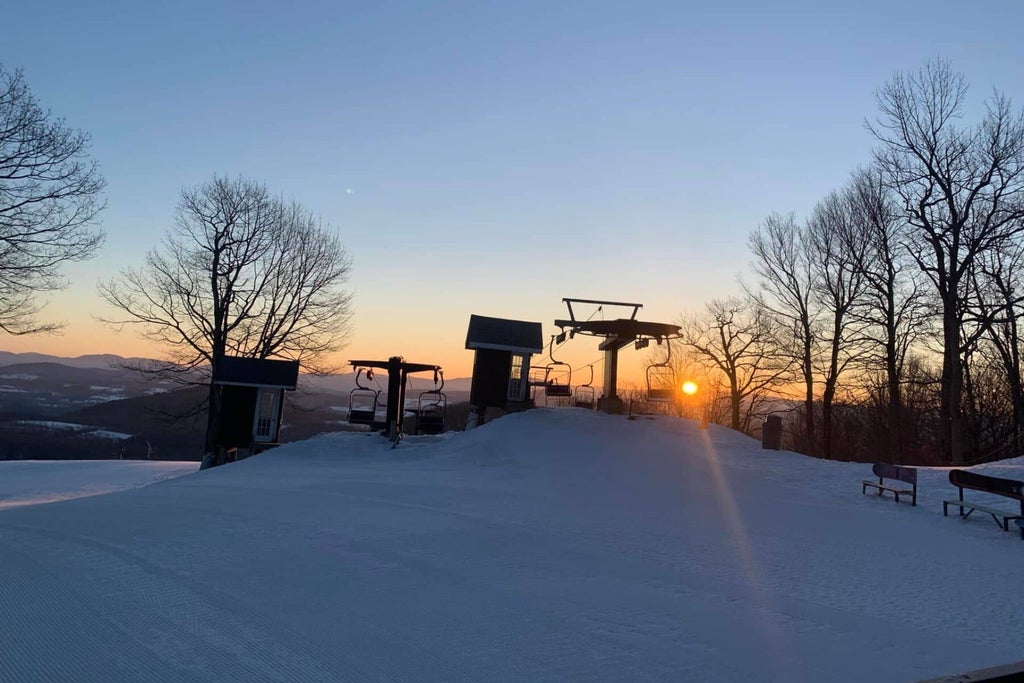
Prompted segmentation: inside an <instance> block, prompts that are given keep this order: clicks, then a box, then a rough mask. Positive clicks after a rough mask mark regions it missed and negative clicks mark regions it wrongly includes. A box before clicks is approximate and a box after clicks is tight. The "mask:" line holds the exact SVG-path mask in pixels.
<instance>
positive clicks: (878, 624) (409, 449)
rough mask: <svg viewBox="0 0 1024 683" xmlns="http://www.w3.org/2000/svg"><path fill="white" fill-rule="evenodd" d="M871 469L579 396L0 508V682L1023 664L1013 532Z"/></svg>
mask: <svg viewBox="0 0 1024 683" xmlns="http://www.w3.org/2000/svg"><path fill="white" fill-rule="evenodd" d="M1022 469H1024V463H1022V462H1020V461H1011V462H1007V463H1003V464H1001V465H1000V466H999V467H992V468H986V471H990V472H992V473H995V474H1001V475H1009V476H1017V477H1018V478H1020V477H1024V471H1022ZM868 476H870V467H869V466H865V465H851V464H842V463H834V462H823V461H817V460H812V459H808V458H804V457H802V456H799V455H795V454H792V453H787V452H770V451H762V450H760V448H759V447H758V444H757V443H756V442H754V441H752V440H751V439H748V438H746V437H743V436H741V435H738V434H736V433H733V432H730V431H729V430H726V429H722V428H718V427H716V426H712V427H711V428H710V429H708V430H706V431H704V430H701V429H700V428H699V426H698V425H695V424H693V423H691V422H686V421H680V420H675V419H671V418H658V419H653V420H647V419H641V420H637V421H632V422H631V421H627V420H626V419H625V418H623V417H613V416H606V415H598V414H593V413H588V412H584V411H579V410H575V409H562V410H535V411H530V412H528V413H523V414H519V415H512V416H508V417H505V418H502V419H500V420H497V421H495V422H493V423H490V424H487V425H484V426H483V427H480V428H479V429H476V430H474V431H471V432H468V433H464V434H463V433H460V434H446V435H441V436H424V437H412V438H407V439H405V440H403V441H402V443H401V444H400V445H399V447H398V448H397V449H394V450H392V449H391V448H390V445H389V444H388V443H387V442H386V441H384V440H383V439H381V438H380V437H377V436H368V435H363V434H352V433H347V434H331V435H324V436H321V437H318V438H316V439H312V440H310V441H307V442H302V443H295V444H290V445H286V446H282V447H280V448H277V449H275V450H273V451H270V452H268V453H265V454H262V455H259V456H257V457H255V458H250V459H247V460H243V461H240V462H238V463H235V464H232V465H228V466H225V467H220V468H215V469H212V470H208V471H204V472H200V473H198V474H196V475H194V476H187V477H180V478H177V479H174V480H172V481H167V482H163V483H161V484H160V485H158V486H152V487H147V488H144V489H138V490H132V491H123V492H120V493H115V494H111V495H107V496H97V497H93V498H85V499H80V500H74V501H68V502H65V503H61V504H59V505H47V506H37V507H24V508H19V509H11V510H5V511H3V512H0V545H2V547H3V548H4V549H5V556H4V561H3V562H2V563H0V604H3V605H4V606H5V618H4V619H3V620H0V642H3V643H5V644H6V645H5V650H6V651H5V655H4V657H2V658H0V680H6V679H14V680H60V679H66V678H69V677H70V678H79V679H82V680H105V681H130V680H138V679H146V680H190V681H226V680H239V681H243V680H244V681H248V680H302V681H366V680H416V681H485V680H486V681H491V680H524V681H564V680H581V681H863V680H865V679H867V680H893V681H912V680H916V679H920V678H926V677H930V676H937V675H940V674H944V673H952V672H956V671H958V670H964V669H971V668H979V667H983V666H990V665H994V664H1001V663H1005V662H1008V661H1013V660H1015V659H1020V657H1021V653H1022V652H1024V616H1022V615H1021V612H1020V609H1019V607H1018V596H1019V595H1020V588H1021V585H1022V583H1024V574H1022V572H1021V567H1022V566H1024V564H1022V562H1024V542H1021V541H1020V539H1019V537H1018V536H1017V535H1016V534H1007V533H1004V532H1002V531H1001V530H999V529H998V528H997V527H996V525H995V524H994V523H992V522H991V521H990V520H987V519H984V518H979V517H977V516H974V517H971V518H970V519H969V520H967V521H962V520H960V519H958V518H955V517H951V518H944V517H943V516H942V514H941V499H942V498H943V497H947V496H949V495H950V493H951V490H952V487H950V486H949V484H948V483H946V480H945V472H944V471H927V472H923V473H922V475H921V477H920V486H919V497H918V500H919V505H918V507H916V508H912V507H910V506H909V505H906V504H900V505H897V504H895V503H893V502H892V500H891V499H879V498H877V497H876V496H865V495H862V494H861V490H860V480H861V479H862V478H865V477H868ZM954 492H955V491H954ZM55 634H59V635H57V636H55ZM55 638H56V640H55ZM58 642H59V644H60V645H59V647H57V645H56V643H58Z"/></svg>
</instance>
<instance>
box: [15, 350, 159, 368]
mask: <svg viewBox="0 0 1024 683" xmlns="http://www.w3.org/2000/svg"><path fill="white" fill-rule="evenodd" d="M145 360H146V359H145V358H123V357H121V356H115V355H114V354H111V353H96V354H91V355H87V356H76V357H74V358H64V357H62V356H49V355H47V354H45V353H32V352H28V353H11V352H10V351H0V366H5V365H19V364H21V363H59V364H61V365H66V366H68V367H69V368H96V369H110V368H116V367H118V365H120V364H123V363H135V362H141V361H145Z"/></svg>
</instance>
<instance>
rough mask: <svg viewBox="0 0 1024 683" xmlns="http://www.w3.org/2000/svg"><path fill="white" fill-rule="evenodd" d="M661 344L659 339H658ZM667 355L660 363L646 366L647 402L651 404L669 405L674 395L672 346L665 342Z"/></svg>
mask: <svg viewBox="0 0 1024 683" xmlns="http://www.w3.org/2000/svg"><path fill="white" fill-rule="evenodd" d="M658 344H659V345H660V344H661V339H660V338H659V339H658ZM666 346H667V347H668V355H667V356H665V360H664V361H662V362H661V363H654V364H652V365H649V366H647V400H648V401H650V402H653V403H671V402H673V401H674V400H675V395H676V374H675V370H673V369H672V366H671V364H670V363H671V361H672V344H670V343H668V340H666Z"/></svg>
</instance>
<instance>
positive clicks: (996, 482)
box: [942, 470, 1024, 534]
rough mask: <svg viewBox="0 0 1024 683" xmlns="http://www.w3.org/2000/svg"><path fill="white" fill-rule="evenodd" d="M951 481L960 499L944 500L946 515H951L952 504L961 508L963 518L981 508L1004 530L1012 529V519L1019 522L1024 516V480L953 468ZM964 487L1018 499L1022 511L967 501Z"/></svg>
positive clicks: (950, 475) (1023, 529)
mask: <svg viewBox="0 0 1024 683" xmlns="http://www.w3.org/2000/svg"><path fill="white" fill-rule="evenodd" d="M949 483H950V484H952V485H953V486H955V487H957V489H959V491H960V499H959V500H944V501H942V514H943V515H944V516H947V517H948V516H949V506H950V505H955V506H957V507H959V508H960V516H961V517H962V518H963V519H967V518H968V517H970V516H971V513H972V512H974V511H975V510H981V511H982V512H986V513H988V514H989V515H991V516H992V519H994V520H995V522H996V524H998V525H999V526H1000V528H1002V530H1003V531H1009V530H1010V520H1011V519H1012V520H1016V521H1015V523H1017V524H1019V523H1020V520H1021V519H1022V518H1024V481H1017V480H1016V479H1002V478H1000V477H990V476H988V475H985V474H978V473H977V472H968V471H967V470H951V471H950V473H949ZM964 489H971V490H973V491H983V492H985V493H991V494H993V495H996V496H1003V497H1005V498H1010V499H1012V500H1016V501H1017V502H1018V503H1020V511H1019V512H1006V511H1005V510H997V509H995V508H991V507H988V506H987V505H980V504H978V503H972V502H969V501H966V500H964ZM965 510H966V512H965ZM1000 520H1002V521H1000ZM1021 528H1022V531H1021V533H1022V534H1024V527H1021Z"/></svg>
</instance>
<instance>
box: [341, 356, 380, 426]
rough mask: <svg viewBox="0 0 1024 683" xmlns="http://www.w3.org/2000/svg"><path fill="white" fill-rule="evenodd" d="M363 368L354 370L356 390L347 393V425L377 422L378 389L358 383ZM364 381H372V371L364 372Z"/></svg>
mask: <svg viewBox="0 0 1024 683" xmlns="http://www.w3.org/2000/svg"><path fill="white" fill-rule="evenodd" d="M362 374H363V368H356V388H355V389H353V390H352V391H350V392H349V393H348V421H349V424H359V425H372V424H373V423H374V422H376V420H377V406H378V405H379V403H380V389H373V388H371V387H368V386H366V385H364V384H363V383H362V382H360V381H359V378H360V377H361V376H362ZM366 379H368V380H371V379H373V370H372V369H370V370H367V371H366Z"/></svg>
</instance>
